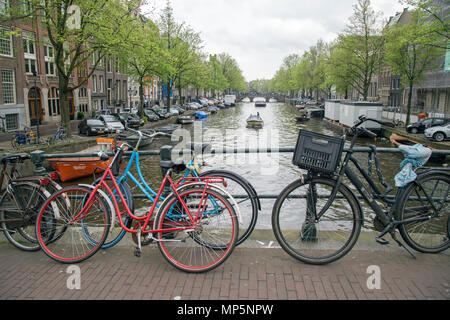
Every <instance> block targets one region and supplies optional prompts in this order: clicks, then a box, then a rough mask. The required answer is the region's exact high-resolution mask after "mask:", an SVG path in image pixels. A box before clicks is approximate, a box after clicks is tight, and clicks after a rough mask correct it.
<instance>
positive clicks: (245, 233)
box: [200, 170, 259, 246]
mask: <svg viewBox="0 0 450 320" xmlns="http://www.w3.org/2000/svg"><path fill="white" fill-rule="evenodd" d="M200 176H201V177H221V178H224V180H225V182H226V190H227V191H228V192H229V193H230V195H231V196H232V197H233V198H235V200H236V202H237V204H238V206H239V211H240V213H241V216H240V219H239V238H238V240H237V242H236V245H237V246H238V245H240V244H241V243H242V242H244V241H245V240H246V239H247V238H248V237H249V236H250V234H251V233H252V232H253V229H255V225H256V221H257V219H258V210H259V202H258V195H257V194H256V192H255V191H254V189H253V187H252V186H251V185H250V183H249V182H248V181H247V180H245V179H244V178H242V177H241V176H239V175H238V174H236V173H234V172H229V171H225V170H211V171H206V172H203V173H202V174H200ZM221 187H223V186H221Z"/></svg>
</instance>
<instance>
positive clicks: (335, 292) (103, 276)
mask: <svg viewBox="0 0 450 320" xmlns="http://www.w3.org/2000/svg"><path fill="white" fill-rule="evenodd" d="M381 248H383V247H381ZM371 265H376V266H378V267H379V268H380V275H381V288H380V289H372V290H370V289H368V287H367V283H368V279H369V277H370V276H371V275H372V273H368V272H367V268H368V267H369V266H371ZM69 266H70V265H63V264H59V263H57V262H54V261H52V260H50V258H48V257H47V256H46V255H45V254H44V253H43V252H31V253H30V252H21V251H19V250H17V249H16V248H14V247H13V246H11V245H9V244H7V243H2V244H0V299H2V300H4V299H14V300H15V299H37V300H40V299H64V300H65V299H70V300H86V299H87V300H94V299H102V300H103V299H106V300H110V299H114V300H116V299H117V300H123V299H127V300H130V299H131V300H174V299H175V300H178V299H179V300H267V299H268V300H316V299H320V300H324V299H329V300H372V299H377V300H380V299H381V300H406V299H414V300H415V299H418V300H449V299H450V293H449V291H450V272H449V270H450V259H449V253H448V251H447V253H444V254H439V255H425V254H417V260H413V259H412V258H411V257H410V256H409V255H408V254H407V253H406V252H405V251H403V250H383V249H381V250H353V251H351V252H350V253H349V254H348V255H347V256H345V257H344V258H343V259H341V260H339V261H337V262H334V263H332V264H329V265H325V266H311V265H306V264H303V263H301V262H299V261H296V260H294V259H293V258H291V257H290V256H288V255H287V254H286V253H285V252H284V251H283V250H282V249H279V248H270V249H268V248H267V249H266V248H244V247H237V248H236V249H235V251H234V252H233V254H232V255H231V257H230V258H229V259H228V260H227V261H225V263H224V264H223V265H221V266H220V267H218V268H217V269H215V270H213V271H211V272H208V273H205V274H187V273H183V272H181V271H178V270H176V269H175V268H173V267H172V266H170V265H169V264H168V263H167V262H166V261H165V260H164V258H163V257H162V255H161V254H160V252H159V250H158V249H157V248H156V247H154V246H149V247H145V248H143V253H142V257H141V258H136V257H134V256H133V248H132V247H128V246H122V247H115V248H111V249H108V250H102V251H100V252H98V253H97V254H96V255H94V256H93V257H92V258H90V259H89V260H87V261H85V262H83V263H80V264H78V266H79V268H80V271H81V273H80V278H81V289H79V290H77V289H72V290H71V289H68V287H67V283H68V279H69V277H70V276H71V273H70V270H69V272H68V268H69ZM69 282H70V281H69Z"/></svg>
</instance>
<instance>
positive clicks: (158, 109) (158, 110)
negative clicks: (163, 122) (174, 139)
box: [151, 107, 171, 119]
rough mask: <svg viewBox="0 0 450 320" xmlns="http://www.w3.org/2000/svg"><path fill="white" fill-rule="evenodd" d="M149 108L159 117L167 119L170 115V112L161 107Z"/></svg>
mask: <svg viewBox="0 0 450 320" xmlns="http://www.w3.org/2000/svg"><path fill="white" fill-rule="evenodd" d="M151 110H153V111H154V112H155V113H156V114H157V115H158V116H159V118H160V119H169V118H170V117H171V115H170V113H168V112H167V111H166V109H163V108H161V107H153V108H152V109H151Z"/></svg>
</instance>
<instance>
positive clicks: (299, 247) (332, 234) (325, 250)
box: [272, 177, 363, 264]
mask: <svg viewBox="0 0 450 320" xmlns="http://www.w3.org/2000/svg"><path fill="white" fill-rule="evenodd" d="M335 185H336V181H335V180H333V179H326V178H320V177H315V178H310V179H307V180H306V181H303V179H299V180H297V181H295V182H293V183H291V184H290V185H288V186H287V187H286V188H285V189H284V190H283V191H282V192H281V193H280V195H279V196H278V198H277V200H276V202H275V204H274V207H273V211H272V228H273V232H274V234H275V237H276V239H277V240H278V242H279V244H280V246H281V247H282V248H283V249H284V250H285V251H286V252H287V253H288V254H289V255H291V256H292V257H294V258H295V259H297V260H300V261H303V262H305V263H309V264H327V263H330V262H333V261H336V260H338V259H340V258H342V257H343V256H344V255H346V254H347V253H348V252H349V251H350V250H351V249H352V248H353V246H354V245H355V243H356V241H357V239H358V236H359V233H360V231H361V224H362V220H363V217H362V213H361V210H360V207H359V205H358V202H357V199H356V198H355V196H354V195H353V193H352V192H351V191H350V190H349V189H348V188H347V187H345V186H343V185H341V186H340V187H339V190H338V192H337V196H336V199H335V200H334V201H333V203H332V204H331V205H330V207H329V208H328V209H327V210H326V211H325V213H324V214H323V216H321V217H320V218H316V216H315V213H316V214H317V215H318V214H319V212H320V211H321V210H322V208H323V207H324V206H325V204H326V203H327V201H328V199H329V198H330V195H331V193H332V191H333V188H334V187H335ZM314 212H315V213H314Z"/></svg>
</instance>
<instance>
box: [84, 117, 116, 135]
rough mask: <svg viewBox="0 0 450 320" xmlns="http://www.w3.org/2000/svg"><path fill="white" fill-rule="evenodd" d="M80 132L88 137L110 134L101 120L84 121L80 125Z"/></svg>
mask: <svg viewBox="0 0 450 320" xmlns="http://www.w3.org/2000/svg"><path fill="white" fill-rule="evenodd" d="M78 132H79V133H80V134H85V135H88V136H93V135H99V134H107V133H109V132H110V131H109V129H108V128H107V127H106V125H105V124H104V123H103V121H101V120H99V119H83V120H82V121H81V122H80V123H79V124H78Z"/></svg>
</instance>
